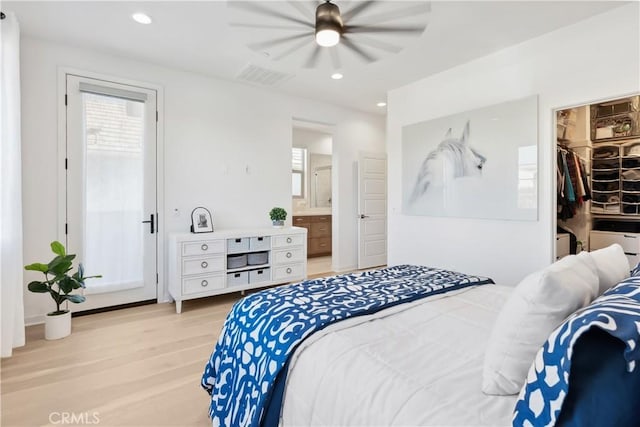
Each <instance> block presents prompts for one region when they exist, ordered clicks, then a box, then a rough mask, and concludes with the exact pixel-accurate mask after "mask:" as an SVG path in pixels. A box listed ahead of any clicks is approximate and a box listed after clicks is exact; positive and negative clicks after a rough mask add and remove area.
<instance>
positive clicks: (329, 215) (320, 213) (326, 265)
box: [291, 120, 334, 277]
mask: <svg viewBox="0 0 640 427" xmlns="http://www.w3.org/2000/svg"><path fill="white" fill-rule="evenodd" d="M332 132H333V130H332V127H331V126H328V125H324V124H317V123H313V122H306V121H300V120H296V121H294V123H293V130H292V148H291V157H292V165H291V197H292V207H293V215H292V216H293V219H292V224H293V225H294V226H297V227H305V228H306V229H307V275H308V276H309V277H314V276H322V275H327V274H329V273H331V272H332V246H333V232H332V231H333V230H332V229H333V227H332V222H333V200H334V197H333V187H334V186H333V182H332V181H333V173H332V172H333V155H332V154H333V134H332Z"/></svg>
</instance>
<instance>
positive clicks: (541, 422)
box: [513, 276, 640, 427]
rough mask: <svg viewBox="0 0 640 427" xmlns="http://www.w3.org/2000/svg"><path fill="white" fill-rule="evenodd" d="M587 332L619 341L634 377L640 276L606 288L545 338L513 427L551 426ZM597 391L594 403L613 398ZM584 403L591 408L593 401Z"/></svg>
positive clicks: (639, 347)
mask: <svg viewBox="0 0 640 427" xmlns="http://www.w3.org/2000/svg"><path fill="white" fill-rule="evenodd" d="M591 328H600V329H601V330H603V331H604V332H606V333H607V334H609V335H611V336H613V337H615V338H618V339H619V340H620V341H622V342H623V343H624V345H625V349H624V354H623V355H624V359H625V361H626V366H627V372H628V373H630V374H631V375H637V374H638V369H640V366H638V363H639V361H640V277H633V276H632V277H630V278H628V279H626V280H624V281H623V282H621V283H620V284H618V285H616V286H614V287H613V288H611V289H609V290H608V291H606V292H605V293H604V294H602V296H600V297H598V298H597V299H596V300H595V301H593V302H592V303H591V305H588V306H587V307H585V308H583V309H582V310H579V311H577V312H576V313H574V314H573V315H572V316H570V317H569V318H568V319H567V320H566V321H565V322H564V323H563V324H562V325H560V326H559V327H558V328H557V329H556V330H555V331H554V332H553V333H552V334H551V335H550V336H549V339H548V340H547V342H546V343H545V344H544V345H543V346H542V348H541V349H540V350H539V352H538V354H537V356H536V359H535V362H534V364H533V366H532V367H531V369H530V370H529V375H528V378H527V381H526V384H525V386H524V387H523V389H522V391H521V392H520V396H519V398H518V402H517V403H516V407H515V410H514V415H513V426H514V427H516V426H518V427H520V426H554V425H556V422H557V421H558V417H559V416H560V413H561V410H562V407H563V403H564V402H565V398H566V397H567V393H568V392H569V378H570V376H569V373H570V370H571V359H572V356H573V347H574V345H575V343H576V342H577V341H578V338H580V336H581V335H583V334H585V332H587V331H588V330H590V329H591ZM594 351H597V349H595V350H594ZM598 392H599V395H600V396H599V402H598V405H603V406H602V407H607V405H606V404H605V403H604V399H605V398H606V396H607V395H612V396H615V394H614V393H613V391H612V390H598ZM585 404H586V405H592V402H585ZM593 425H596V424H593Z"/></svg>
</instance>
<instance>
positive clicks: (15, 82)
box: [0, 12, 25, 357]
mask: <svg viewBox="0 0 640 427" xmlns="http://www.w3.org/2000/svg"><path fill="white" fill-rule="evenodd" d="M0 29H1V30H2V38H1V39H0V56H1V58H0V64H1V65H0V67H1V68H0V99H1V100H2V101H1V103H0V136H1V137H2V139H0V194H1V195H2V196H1V197H0V240H1V244H2V248H1V249H2V252H0V290H1V291H2V293H1V295H0V296H1V297H2V300H1V302H0V310H1V311H0V325H2V337H1V338H2V341H1V342H2V357H8V356H11V352H12V350H13V349H14V348H15V347H19V346H22V345H24V342H25V337H24V304H23V298H22V292H23V286H24V284H23V281H22V280H23V278H22V271H23V270H22V268H23V263H22V176H21V174H22V167H21V164H22V159H21V155H20V28H19V26H18V21H17V20H16V17H15V15H14V14H13V13H10V12H9V13H7V14H6V16H5V19H3V20H0Z"/></svg>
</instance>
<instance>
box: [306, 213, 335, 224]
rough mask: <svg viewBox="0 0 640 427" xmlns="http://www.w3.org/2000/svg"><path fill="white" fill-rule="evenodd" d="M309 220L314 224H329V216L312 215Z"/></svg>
mask: <svg viewBox="0 0 640 427" xmlns="http://www.w3.org/2000/svg"><path fill="white" fill-rule="evenodd" d="M310 220H311V222H315V223H325V224H326V223H329V224H331V215H313V216H311V217H310Z"/></svg>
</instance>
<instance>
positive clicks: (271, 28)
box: [229, 22, 307, 31]
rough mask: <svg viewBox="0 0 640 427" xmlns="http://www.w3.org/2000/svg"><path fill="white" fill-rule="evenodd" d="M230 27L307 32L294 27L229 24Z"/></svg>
mask: <svg viewBox="0 0 640 427" xmlns="http://www.w3.org/2000/svg"><path fill="white" fill-rule="evenodd" d="M229 26H231V27H240V28H260V29H265V30H291V31H307V30H306V29H301V28H300V27H299V26H295V25H265V24H244V23H242V22H229Z"/></svg>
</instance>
